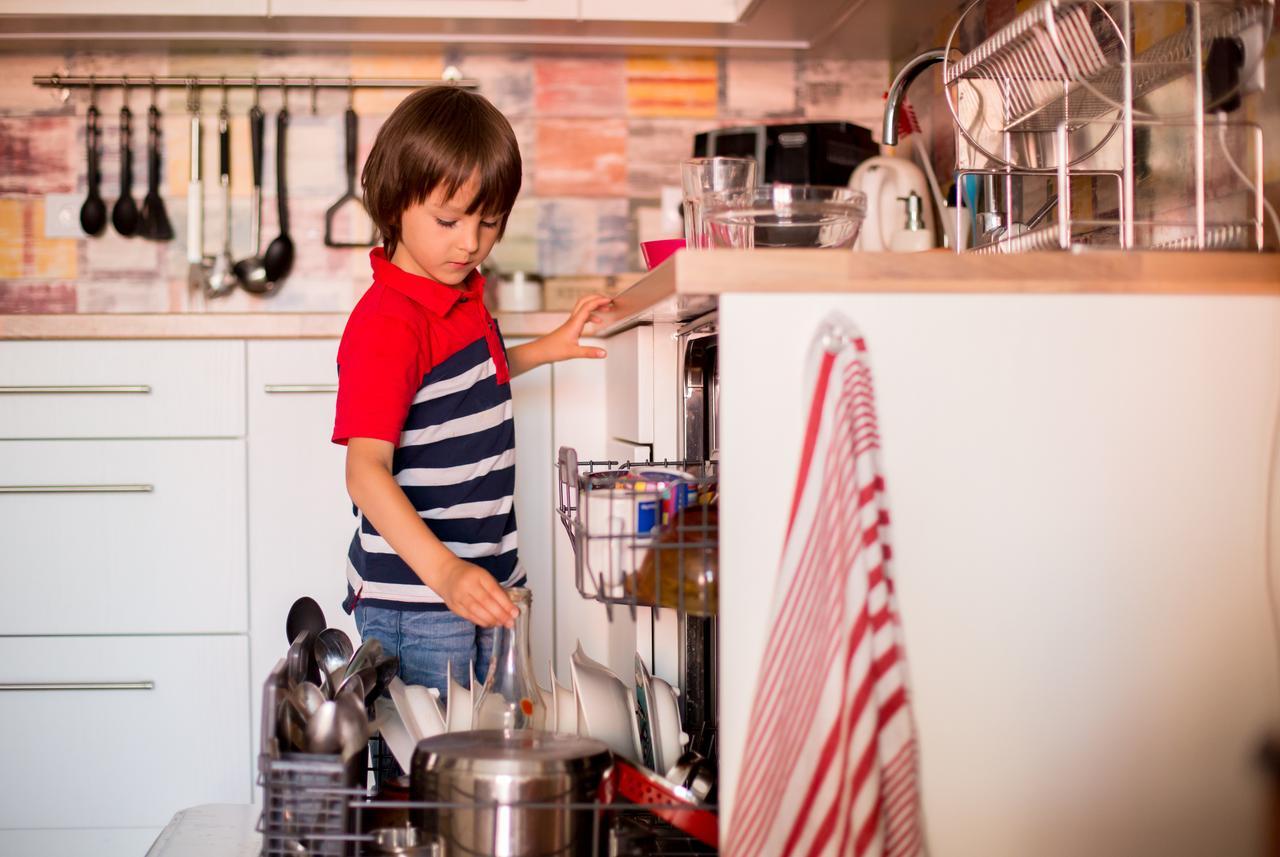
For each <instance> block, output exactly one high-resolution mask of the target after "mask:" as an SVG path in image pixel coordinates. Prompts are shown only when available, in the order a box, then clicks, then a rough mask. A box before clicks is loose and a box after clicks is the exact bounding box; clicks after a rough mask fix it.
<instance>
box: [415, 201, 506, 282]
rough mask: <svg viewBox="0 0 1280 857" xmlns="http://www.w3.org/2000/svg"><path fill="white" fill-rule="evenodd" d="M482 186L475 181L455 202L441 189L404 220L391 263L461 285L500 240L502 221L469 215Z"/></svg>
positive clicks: (432, 277)
mask: <svg viewBox="0 0 1280 857" xmlns="http://www.w3.org/2000/svg"><path fill="white" fill-rule="evenodd" d="M477 189H478V182H477V180H476V177H475V176H472V177H471V178H470V179H469V180H468V181H467V183H466V184H464V185H463V186H462V187H460V188H458V192H457V193H455V194H454V195H453V196H452V197H446V196H445V189H444V188H443V187H437V188H436V189H435V190H433V191H432V192H431V195H430V196H429V197H427V199H426V200H425V201H424V202H421V203H419V204H417V205H413V206H410V207H409V208H407V209H405V211H404V214H402V215H401V216H400V243H399V244H397V245H396V251H395V253H394V254H393V255H392V257H391V261H392V262H393V263H394V264H395V265H396V266H397V267H399V268H400V269H401V270H404V271H408V272H409V273H410V274H417V275H419V276H423V277H430V278H431V279H433V280H435V281H436V282H440V283H444V284H445V285H448V286H456V285H459V284H460V283H461V282H462V281H463V280H465V279H466V278H467V275H468V274H470V273H471V272H472V271H473V270H475V268H476V266H478V265H479V264H480V263H481V262H483V261H484V260H485V258H486V257H487V256H488V255H489V251H490V250H492V249H493V245H494V243H495V242H496V241H497V240H498V229H499V228H500V227H501V225H502V218H501V217H498V216H494V215H491V214H485V213H481V212H476V213H474V214H467V206H468V205H470V204H471V200H473V199H475V196H476V192H477Z"/></svg>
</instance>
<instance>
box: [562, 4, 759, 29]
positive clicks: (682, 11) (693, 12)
mask: <svg viewBox="0 0 1280 857" xmlns="http://www.w3.org/2000/svg"><path fill="white" fill-rule="evenodd" d="M747 5H749V0H699V2H695V3H690V2H688V0H685V2H681V0H653V2H649V3H630V2H626V0H582V18H583V19H584V20H587V21H637V22H640V21H644V22H658V21H683V22H689V23H695V22H696V23H715V24H732V23H735V22H736V21H737V20H738V18H739V16H740V15H741V14H742V12H743V11H745V9H746V7H747Z"/></svg>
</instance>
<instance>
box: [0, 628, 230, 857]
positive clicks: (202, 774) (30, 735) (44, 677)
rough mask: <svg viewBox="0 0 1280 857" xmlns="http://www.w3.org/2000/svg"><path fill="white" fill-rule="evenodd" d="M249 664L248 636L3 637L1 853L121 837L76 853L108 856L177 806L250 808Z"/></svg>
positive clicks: (0, 668) (158, 825)
mask: <svg viewBox="0 0 1280 857" xmlns="http://www.w3.org/2000/svg"><path fill="white" fill-rule="evenodd" d="M246 664H247V652H246V650H245V638H244V636H243V635H215V636H173V637H4V638H0V723H2V724H4V729H3V730H0V758H3V759H4V770H5V775H4V776H3V777H0V854H30V853H34V852H31V851H28V850H24V848H22V847H19V846H21V844H22V843H31V842H34V841H40V842H41V843H42V844H49V843H50V842H53V843H57V842H58V841H59V840H66V839H68V838H69V839H70V840H74V839H75V835H76V834H75V833H74V832H72V831H69V830H68V832H67V833H65V834H62V833H60V832H59V831H62V830H67V829H69V828H80V829H81V830H80V833H83V829H85V828H112V829H113V830H115V831H117V832H118V833H117V835H115V836H111V837H105V838H104V841H103V845H104V846H107V847H104V848H99V847H94V848H93V849H91V850H90V851H84V852H81V853H92V854H95V855H96V854H103V853H108V852H109V851H111V850H112V849H111V848H110V847H109V846H110V845H111V844H112V843H113V842H114V843H116V844H117V845H118V846H120V847H121V848H123V847H124V846H125V845H127V844H130V842H136V840H137V839H138V838H141V836H144V835H146V834H147V833H148V832H149V831H150V830H152V829H156V830H158V829H159V828H163V827H164V826H165V824H167V823H168V821H169V819H170V818H171V817H172V816H173V814H174V813H175V812H176V811H178V810H179V809H182V808H183V807H188V806H192V805H195V804H203V803H248V802H250V801H251V800H252V797H253V794H252V791H253V790H252V783H253V780H252V777H251V773H250V771H251V769H250V767H249V765H248V759H249V757H248V755H247V754H246V753H245V749H246V747H247V746H248V743H249V728H248V723H247V722H246V721H245V713H246V711H247V710H248V705H247V703H248V700H247V699H246V693H247V690H248V684H247V681H248V676H247V672H246ZM59 683H61V684H64V685H67V686H70V687H76V686H79V687H81V688H83V689H57V687H56V685H58V684H59ZM131 685H132V686H137V687H136V689H135V687H130V686H131ZM130 830H133V833H132V834H130V833H129V832H128V831H130ZM139 830H141V831H143V832H139ZM65 844H66V842H65V841H64V842H63V843H62V845H65ZM82 844H83V843H82ZM67 850H68V849H67V848H64V847H61V845H59V846H58V847H54V848H52V849H51V851H50V852H43V851H42V852H39V853H58V852H59V851H62V852H63V853H66V851H67ZM116 853H120V852H116ZM138 853H139V852H137V851H134V852H133V854H135V855H136V854H138Z"/></svg>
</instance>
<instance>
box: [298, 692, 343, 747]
mask: <svg viewBox="0 0 1280 857" xmlns="http://www.w3.org/2000/svg"><path fill="white" fill-rule="evenodd" d="M306 742H307V743H306V750H307V752H310V753H326V754H333V753H337V752H338V751H340V750H341V749H342V736H341V734H340V733H339V731H338V704H337V703H336V702H334V701H333V700H331V699H327V700H325V701H324V702H323V703H321V705H320V707H319V708H317V709H316V713H315V714H313V715H311V719H310V720H308V721H307V728H306Z"/></svg>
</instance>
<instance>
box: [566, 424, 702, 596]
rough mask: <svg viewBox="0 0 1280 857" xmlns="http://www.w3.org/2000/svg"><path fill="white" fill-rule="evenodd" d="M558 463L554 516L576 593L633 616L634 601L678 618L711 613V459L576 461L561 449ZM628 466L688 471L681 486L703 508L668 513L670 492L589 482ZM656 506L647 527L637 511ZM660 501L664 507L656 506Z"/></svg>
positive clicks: (571, 453) (646, 486) (644, 485)
mask: <svg viewBox="0 0 1280 857" xmlns="http://www.w3.org/2000/svg"><path fill="white" fill-rule="evenodd" d="M556 464H557V474H558V483H559V485H558V501H557V512H558V514H559V516H560V522H561V523H562V524H563V525H564V528H565V531H566V532H567V533H568V535H569V541H570V543H571V544H572V545H573V551H574V572H575V573H574V582H575V584H576V586H577V588H578V592H579V594H581V595H582V597H584V598H587V599H590V600H593V601H599V602H601V603H603V604H604V605H605V607H606V610H608V612H609V616H610V618H612V615H613V613H612V610H613V607H614V606H623V607H626V608H627V609H628V610H629V611H630V612H631V616H632V618H635V611H636V608H638V607H670V608H674V609H675V610H676V611H677V613H678V614H679V615H681V616H684V615H694V616H714V615H716V613H717V611H718V574H717V567H718V552H719V525H718V522H717V519H716V518H715V517H714V515H713V514H712V513H711V512H710V511H708V510H714V509H715V506H714V503H715V496H716V491H717V487H718V477H717V475H716V472H715V467H716V463H715V462H714V461H692V460H670V459H664V460H661V461H645V462H631V461H625V462H622V461H581V460H579V459H578V454H577V452H576V451H575V450H573V449H571V448H569V447H562V448H561V449H560V452H559V456H558V460H557V462H556ZM632 468H638V469H644V468H666V469H671V468H674V469H678V470H682V471H686V472H688V473H689V474H691V475H692V476H693V478H692V479H690V480H683V481H681V483H680V490H684V491H688V492H689V493H690V494H691V495H692V496H694V497H696V498H699V499H698V500H696V501H694V502H693V503H691V504H690V506H686V507H685V509H686V510H687V509H690V508H692V507H693V505H694V503H696V504H698V505H701V506H702V508H703V514H701V515H687V514H680V513H678V512H677V513H675V514H669V512H670V503H669V501H670V497H669V493H668V496H663V492H662V491H657V490H655V489H654V488H653V487H652V484H651V483H646V482H639V483H634V482H632V483H619V484H615V485H611V486H609V487H607V488H606V487H603V486H597V485H593V476H594V475H603V474H607V473H610V472H617V471H624V470H630V469H632ZM646 502H648V503H652V504H655V506H657V507H658V517H657V518H656V519H655V520H654V524H653V526H652V527H650V525H649V523H648V521H647V520H643V519H642V518H643V515H644V513H643V512H640V511H638V510H639V509H640V507H641V504H643V503H646ZM664 503H665V504H666V506H667V509H668V512H662V511H661V510H662V507H663V506H664Z"/></svg>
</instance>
